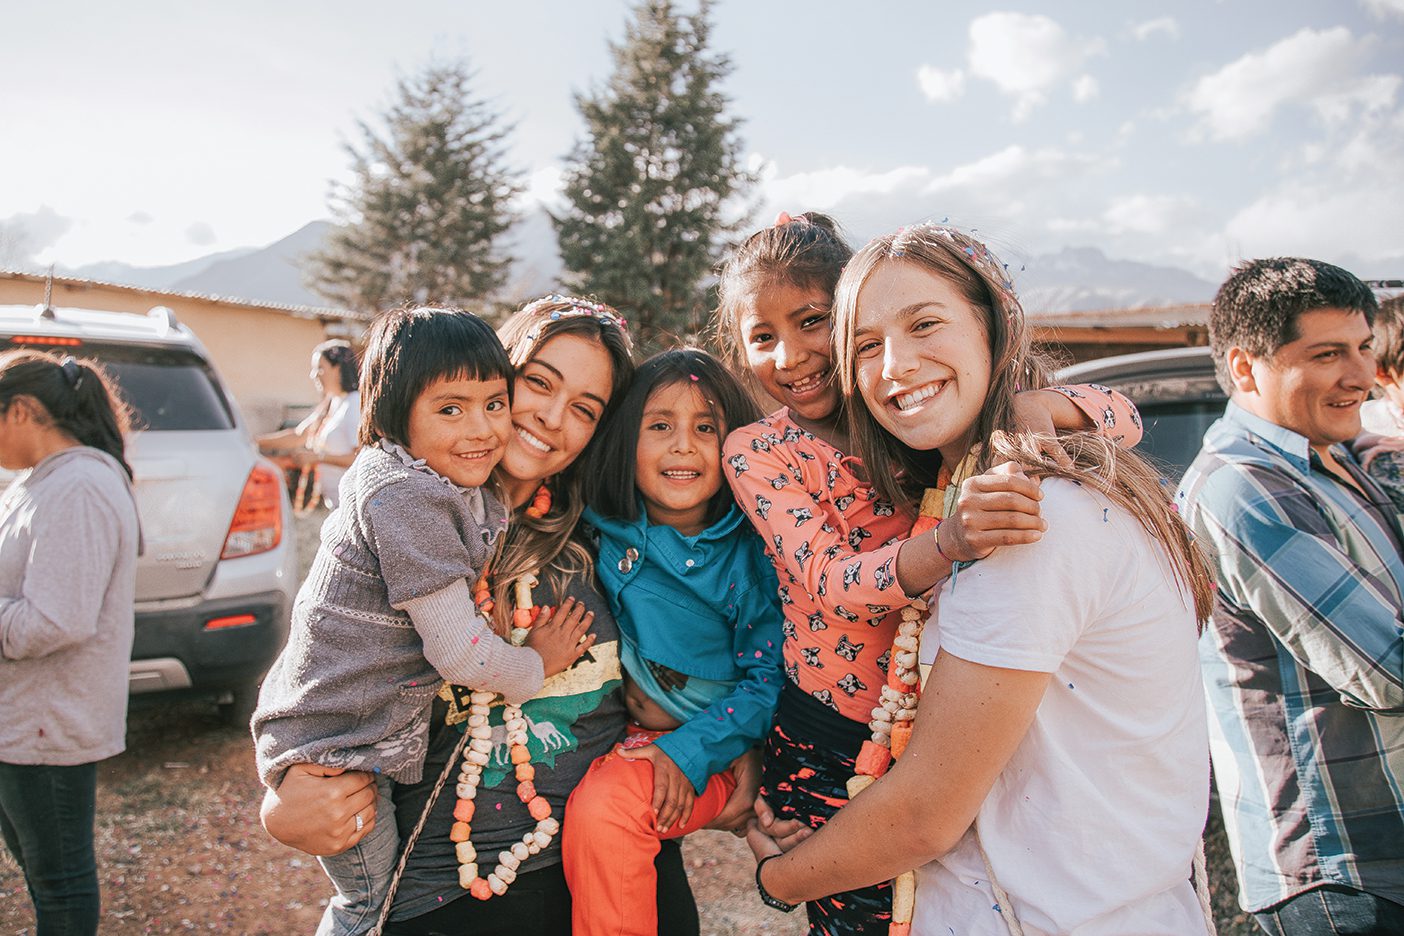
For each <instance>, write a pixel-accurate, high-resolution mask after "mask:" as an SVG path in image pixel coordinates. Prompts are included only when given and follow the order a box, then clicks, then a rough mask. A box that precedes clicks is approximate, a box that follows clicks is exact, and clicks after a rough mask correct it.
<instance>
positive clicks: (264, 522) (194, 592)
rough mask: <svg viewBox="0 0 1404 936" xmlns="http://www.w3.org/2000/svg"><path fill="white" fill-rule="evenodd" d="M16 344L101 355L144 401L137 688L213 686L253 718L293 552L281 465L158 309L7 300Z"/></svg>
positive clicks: (131, 458) (135, 455)
mask: <svg viewBox="0 0 1404 936" xmlns="http://www.w3.org/2000/svg"><path fill="white" fill-rule="evenodd" d="M12 347H32V348H36V349H40V350H44V351H51V352H55V353H59V354H72V355H73V356H74V357H87V358H95V359H96V360H98V361H100V362H102V363H103V364H104V365H105V366H106V368H107V370H108V372H109V373H111V374H112V376H113V377H114V378H115V379H116V381H117V384H118V387H119V388H120V390H121V392H122V395H123V397H124V398H125V399H126V401H127V402H128V403H129V404H131V406H132V408H133V410H135V414H134V416H135V419H134V422H135V428H136V430H137V431H135V432H134V433H133V434H132V437H131V438H130V439H129V440H128V444H127V461H128V462H129V463H130V464H131V466H132V470H133V472H134V474H135V476H136V477H135V481H136V494H137V505H138V509H139V512H140V516H141V531H142V538H143V541H144V545H145V550H144V552H143V554H142V555H141V556H140V557H139V558H138V560H137V582H136V639H135V645H134V646H133V647H132V661H131V675H130V689H131V692H132V694H133V695H137V694H144V693H151V692H165V691H183V692H187V693H199V694H206V695H214V696H216V697H217V700H218V701H219V702H220V704H221V711H222V712H223V714H224V715H225V717H226V718H227V719H229V720H230V721H231V722H233V721H247V719H248V715H249V713H250V712H251V711H252V707H253V704H254V701H255V700H256V698H257V694H258V682H259V680H260V679H262V678H263V674H264V672H265V671H266V670H267V669H268V667H269V666H270V665H271V664H272V662H273V659H274V657H276V656H277V654H278V651H279V650H281V649H282V646H283V642H284V640H285V639H286V638H287V633H288V617H289V614H290V612H291V610H292V602H293V598H294V596H295V593H296V591H297V586H298V582H297V550H296V549H295V546H294V543H293V527H292V511H291V508H290V505H289V501H288V495H287V490H286V488H285V486H284V484H283V475H282V473H281V472H280V471H279V470H278V469H277V468H276V467H275V466H274V465H273V464H271V463H270V462H268V461H267V460H265V459H262V458H260V457H259V456H258V454H257V449H256V447H255V445H254V443H253V439H252V437H251V436H250V435H249V431H248V429H247V428H246V427H245V425H244V421H243V418H242V416H241V415H240V413H239V407H238V405H237V404H236V403H235V402H234V400H233V399H232V398H231V397H230V396H229V394H228V393H227V392H226V391H225V389H224V383H223V381H221V380H220V378H219V375H218V374H217V373H216V372H215V369H214V365H213V364H212V363H211V362H210V358H209V355H208V354H207V353H206V351H205V349H204V347H203V346H202V345H201V344H200V342H199V340H198V339H196V337H195V336H194V335H193V334H192V333H191V332H190V330H189V329H188V328H186V327H185V326H183V325H181V324H180V323H179V322H178V321H176V317H175V315H174V313H172V312H171V310H170V309H166V308H163V307H158V308H155V309H152V310H151V312H150V313H148V314H147V315H131V314H126V313H121V312H100V311H93V310H87V309H67V308H60V309H53V308H47V307H44V306H39V307H33V306H0V350H6V349H9V348H12ZM0 482H5V483H7V482H8V478H0ZM0 486H3V484H0Z"/></svg>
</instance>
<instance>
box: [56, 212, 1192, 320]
mask: <svg viewBox="0 0 1404 936" xmlns="http://www.w3.org/2000/svg"><path fill="white" fill-rule="evenodd" d="M331 226H332V225H331V222H329V221H312V222H310V223H308V224H306V225H304V226H303V227H301V228H299V229H298V230H297V231H294V232H293V233H292V234H289V235H288V236H287V237H284V238H283V239H281V240H279V241H276V242H274V243H272V244H269V245H268V246H266V247H259V248H254V247H246V248H239V249H235V250H227V251H222V252H219V253H213V254H209V255H208V256H205V257H199V258H197V259H194V260H187V261H185V262H184V263H177V264H171V265H169V266H158V267H137V266H132V265H130V264H125V263H121V262H118V261H106V262H102V263H92V264H87V265H85V266H81V267H76V268H70V269H66V270H63V271H61V272H63V273H64V274H66V275H70V276H76V277H80V278H84V279H94V280H103V281H105V282H112V283H122V284H127V285H132V286H146V287H148V288H152V289H161V290H167V291H171V292H190V293H199V294H202V295H215V296H223V297H227V298H237V299H251V300H256V301H261V302H274V303H281V304H286V305H297V306H314V307H320V306H325V305H327V301H326V300H325V299H323V298H321V297H320V296H318V295H317V294H316V293H314V292H313V291H312V290H311V289H309V288H308V287H307V286H306V285H305V284H304V283H303V281H302V274H301V271H300V269H299V262H300V260H301V258H302V257H304V256H305V255H306V254H307V253H308V252H310V251H312V250H314V249H316V248H317V247H318V246H319V245H320V244H321V243H322V241H323V239H324V238H325V237H326V235H327V232H328V231H330V230H331ZM506 247H507V249H508V250H509V252H511V253H512V254H513V255H514V256H515V257H516V258H517V259H516V261H515V263H514V264H513V267H512V272H511V275H510V276H509V278H508V286H507V297H508V298H515V299H526V298H529V297H531V296H535V295H541V294H543V293H547V292H551V291H553V290H556V289H558V288H559V282H558V281H559V277H560V274H561V271H562V267H561V260H560V255H559V254H558V252H557V250H556V238H555V232H554V230H553V229H552V227H551V221H550V218H549V217H548V216H547V214H546V212H545V211H543V210H540V209H538V210H536V211H533V212H531V213H529V214H527V215H526V216H525V217H524V218H523V219H522V220H521V221H520V222H519V223H518V224H517V225H516V227H514V228H513V229H512V232H511V235H510V239H509V242H508V244H507V245H506ZM1023 265H1024V267H1025V269H1024V270H1023V271H1022V272H1021V273H1019V274H1018V276H1017V277H1016V288H1017V289H1018V291H1019V295H1020V297H1021V298H1022V300H1023V303H1024V306H1025V308H1026V309H1028V310H1029V312H1030V313H1031V314H1035V315H1036V314H1037V313H1039V312H1072V311H1084V310H1095V309H1129V308H1142V307H1158V306H1170V305H1182V304H1187V303H1199V302H1208V301H1209V300H1210V299H1212V298H1213V295H1214V290H1215V285H1214V284H1213V283H1211V282H1209V281H1208V280H1205V279H1202V278H1200V277H1198V276H1196V275H1194V274H1193V273H1190V272H1188V271H1186V270H1182V269H1179V268H1178V267H1172V266H1159V265H1154V264H1148V263H1141V262H1138V261H1134V260H1118V259H1113V258H1110V257H1108V256H1106V254H1105V253H1103V252H1102V251H1101V250H1100V249H1098V248H1096V247H1064V248H1063V249H1062V250H1059V251H1057V252H1055V253H1049V254H1040V255H1036V256H1033V257H1030V258H1029V259H1028V260H1027V261H1025V262H1024V264H1023Z"/></svg>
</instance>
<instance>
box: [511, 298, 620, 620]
mask: <svg viewBox="0 0 1404 936" xmlns="http://www.w3.org/2000/svg"><path fill="white" fill-rule="evenodd" d="M562 335H575V336H576V337H578V338H582V339H584V340H586V341H590V342H593V343H594V344H597V345H599V346H600V348H602V349H603V350H604V352H605V354H606V356H607V357H608V358H609V365H610V369H609V374H610V378H609V379H610V384H609V399H608V400H607V402H606V403H605V409H604V412H603V413H602V414H601V420H602V421H603V420H605V419H608V418H609V414H610V413H612V412H614V408H615V407H616V406H618V405H619V400H620V399H621V398H622V397H623V396H624V391H625V389H626V388H627V387H628V386H629V381H630V380H631V379H632V378H633V376H634V358H633V352H632V348H633V343H632V342H631V341H630V339H629V333H628V331H627V330H626V326H625V323H624V319H623V318H621V317H620V315H619V313H618V312H616V311H615V310H614V309H613V308H611V307H610V306H607V305H603V304H601V303H598V302H592V301H591V300H589V299H584V298H581V297H579V296H560V295H550V296H543V297H541V298H540V299H534V300H532V301H531V302H528V303H527V304H526V305H524V306H522V307H521V309H519V310H517V312H516V313H514V314H513V315H512V317H511V318H509V319H507V321H505V322H503V323H502V327H501V328H499V329H498V331H497V337H498V338H501V339H502V344H503V346H504V347H506V348H507V356H508V357H509V358H510V359H511V361H512V366H513V367H515V368H516V369H517V371H519V372H520V371H521V370H522V369H523V368H525V367H526V366H527V364H528V363H530V362H531V360H532V359H533V358H535V357H536V355H537V354H539V353H540V352H541V349H542V348H543V347H544V346H545V345H546V344H547V342H549V341H551V340H552V339H554V338H559V337H561V336H562ZM596 435H598V433H596ZM592 445H594V439H593V438H592V439H591V441H590V442H589V443H588V444H587V445H586V447H585V449H584V451H582V452H581V453H580V454H579V455H578V456H577V457H576V459H575V461H573V462H572V463H571V464H569V465H567V466H566V467H565V469H564V470H562V471H561V472H560V473H559V474H558V475H556V476H555V477H554V478H548V479H547V480H546V484H547V486H548V488H549V490H550V492H551V509H550V510H549V511H547V513H546V514H545V516H541V517H534V516H532V515H531V514H529V513H527V512H526V511H525V510H518V511H517V512H516V513H515V514H514V515H513V517H512V522H511V523H510V524H508V526H507V535H506V536H503V537H501V538H500V539H499V540H498V543H499V544H500V546H499V550H498V555H497V557H496V558H495V559H494V560H493V561H492V571H493V575H492V600H493V603H494V607H493V610H492V622H493V627H494V628H495V629H496V630H497V633H498V634H499V635H501V636H504V637H505V636H507V634H508V633H510V631H511V627H512V607H513V601H512V588H513V584H512V583H513V582H515V581H516V580H517V579H518V578H520V577H521V576H523V575H525V574H527V573H528V572H530V573H533V574H537V575H540V574H542V572H543V571H544V573H545V576H546V580H547V582H548V583H549V584H550V587H551V588H552V589H553V590H554V591H555V592H556V594H559V595H564V594H565V593H566V589H567V588H568V587H569V586H570V584H571V583H572V582H573V581H575V580H576V579H583V580H584V581H585V582H587V583H593V582H594V575H595V563H594V557H593V556H592V555H591V553H590V550H589V549H588V548H587V547H586V545H585V543H584V538H583V537H582V536H580V535H579V533H578V532H577V526H578V523H579V520H580V512H581V511H582V510H583V509H584V498H583V497H582V496H581V494H580V479H581V477H582V475H583V472H582V470H581V468H582V466H583V465H584V464H585V463H586V461H587V460H588V457H589V452H590V451H591V450H592V449H591V446H592Z"/></svg>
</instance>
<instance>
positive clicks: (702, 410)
mask: <svg viewBox="0 0 1404 936" xmlns="http://www.w3.org/2000/svg"><path fill="white" fill-rule="evenodd" d="M756 417H757V410H756V407H755V404H754V402H753V401H752V400H751V399H750V397H749V396H748V395H747V393H746V391H745V389H744V388H742V387H741V385H740V384H739V383H738V382H737V381H736V378H734V377H733V376H732V375H731V374H730V373H729V372H728V371H727V370H726V369H725V368H724V367H722V365H721V364H720V363H719V362H718V361H716V359H714V358H712V357H711V356H710V355H708V354H706V353H705V352H702V351H696V350H692V349H685V350H676V351H666V352H664V353H662V354H659V355H657V356H655V357H653V358H651V359H649V360H648V361H647V362H645V363H644V364H643V366H641V367H640V368H639V370H638V372H637V374H636V375H635V379H634V384H633V386H632V387H631V388H630V390H629V392H628V393H627V394H626V395H625V397H624V399H623V400H622V401H621V403H620V407H619V410H618V411H617V412H616V413H615V415H614V416H613V417H612V419H611V421H610V423H609V424H607V425H606V426H604V427H603V428H602V429H601V430H600V432H599V434H598V435H597V436H596V439H595V445H596V449H595V452H596V455H597V457H596V458H595V459H593V464H592V466H591V470H590V471H588V472H587V476H586V477H587V480H586V501H587V503H589V504H590V505H591V506H590V509H589V510H587V511H586V514H585V519H586V520H587V521H588V522H589V523H590V524H592V525H593V526H594V528H595V529H596V531H597V532H598V533H599V558H598V560H597V563H596V571H597V573H598V576H599V580H600V585H601V589H602V590H603V591H604V593H605V595H606V596H607V597H608V599H609V603H610V609H611V610H612V611H613V612H614V615H615V618H616V619H617V620H618V622H619V629H620V632H621V635H622V637H623V640H622V642H621V643H622V662H623V664H624V670H625V701H626V704H627V705H628V709H629V715H630V718H631V721H632V724H631V725H630V729H629V734H628V737H626V739H625V741H624V742H623V743H622V744H621V745H619V747H618V748H616V750H615V752H614V753H612V754H608V755H606V756H605V757H602V758H600V759H599V760H598V761H596V762H595V763H594V765H592V766H591V768H590V771H589V772H588V773H587V774H586V776H585V779H584V780H583V781H581V783H580V785H579V786H577V787H576V790H575V792H574V793H573V794H572V795H571V798H570V802H569V803H568V804H567V806H566V822H565V833H564V838H563V840H562V856H563V860H564V864H565V874H566V880H567V882H568V883H569V884H570V888H571V893H572V897H573V900H572V908H573V909H572V926H573V932H574V933H576V934H577V936H592V934H596V933H610V934H619V933H630V934H632V933H638V934H640V936H643V934H648V936H653V934H654V933H656V931H657V918H656V909H655V880H654V873H653V858H654V856H655V855H656V854H657V852H658V847H659V846H658V842H659V840H660V839H661V838H673V837H677V836H681V835H685V834H687V833H688V832H690V831H693V830H694V829H698V828H701V827H702V826H705V825H706V824H707V823H708V822H710V821H711V820H712V819H714V818H715V817H716V816H717V815H718V814H719V813H720V812H721V810H722V807H723V806H724V805H725V804H726V802H727V800H728V799H729V798H730V796H731V794H732V793H733V792H734V791H735V789H736V779H735V776H734V775H733V773H732V771H731V770H730V769H729V766H730V764H731V763H732V762H733V761H735V760H736V759H737V758H738V757H740V756H741V755H743V754H745V753H746V752H747V751H748V750H750V749H751V748H752V747H753V746H754V745H756V744H757V743H758V742H759V741H760V740H761V739H762V738H763V737H764V736H765V735H766V733H767V732H768V731H769V729H770V721H771V718H772V716H773V714H774V711H775V705H776V702H777V700H778V698H779V694H780V687H781V684H782V680H783V675H782V672H781V643H782V635H781V630H780V622H781V620H782V614H781V610H780V603H779V598H778V589H777V587H776V581H775V569H774V566H773V565H772V564H771V562H770V560H769V559H768V558H767V557H766V555H765V549H764V544H763V543H762V542H761V540H760V538H759V537H758V536H757V535H756V533H755V531H754V529H753V528H752V527H751V525H750V523H748V522H747V520H746V517H745V515H744V514H743V513H742V512H741V511H740V509H739V508H737V506H736V505H735V503H734V502H733V501H732V499H731V493H730V489H729V487H728V486H727V484H726V483H725V479H724V478H723V476H722V472H723V470H724V466H723V465H722V462H721V442H722V439H724V438H725V437H726V433H727V431H728V430H729V429H731V428H734V427H736V426H741V425H746V424H748V423H749V422H752V421H754V419H755V418H756Z"/></svg>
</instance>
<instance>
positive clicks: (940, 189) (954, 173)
mask: <svg viewBox="0 0 1404 936" xmlns="http://www.w3.org/2000/svg"><path fill="white" fill-rule="evenodd" d="M1115 166H1116V160H1115V159H1113V158H1109V157H1108V156H1106V155H1105V154H1103V153H1100V152H1097V151H1092V150H1089V151H1080V150H1075V149H1071V148H1061V147H1056V146H1047V147H1042V148H1037V149H1029V148H1026V147H1023V146H1017V145H1015V146H1007V147H1005V148H1003V149H1000V150H997V151H995V152H992V153H989V154H987V155H986V156H983V157H981V158H979V159H975V160H972V161H970V162H967V163H962V164H960V165H956V166H947V167H940V166H928V165H907V166H899V167H896V168H891V169H883V170H867V169H859V168H854V167H850V166H838V167H834V168H830V169H825V170H821V171H816V172H803V173H796V174H793V175H785V174H783V173H782V172H780V171H778V169H777V170H775V171H773V172H772V173H770V174H769V175H768V176H767V177H766V178H764V179H763V180H762V183H761V193H762V199H761V201H762V207H761V209H760V210H759V211H758V212H757V213H756V217H757V218H768V217H772V216H773V214H774V212H776V211H778V210H780V209H784V210H786V211H789V212H791V213H795V212H799V211H805V210H809V209H816V210H822V211H826V212H829V213H831V214H833V215H834V216H835V217H837V218H838V219H839V221H840V222H842V223H843V224H844V225H845V227H846V228H847V230H848V232H849V234H850V235H851V240H852V241H853V242H854V243H862V242H863V241H865V240H866V239H867V238H869V237H872V236H874V235H877V234H880V233H883V232H885V231H889V230H893V229H895V228H897V227H899V226H900V225H903V224H911V223H913V222H915V221H920V220H923V219H928V218H934V219H937V220H939V219H941V218H942V217H949V218H950V219H951V221H952V222H954V223H958V224H962V225H965V226H967V227H977V228H979V229H980V231H981V232H984V233H992V232H999V231H1004V232H1009V233H1010V234H1011V235H1012V236H1013V237H1014V238H1015V239H1017V240H1020V241H1024V240H1026V236H1028V235H1034V236H1043V237H1047V232H1046V231H1045V230H1043V229H1042V228H1041V227H1036V226H1035V224H1034V223H1033V221H1032V220H1031V219H1034V218H1044V217H1052V216H1056V215H1058V214H1060V213H1068V212H1069V210H1070V208H1071V207H1072V203H1074V202H1076V201H1078V200H1079V199H1085V198H1086V197H1087V194H1086V193H1087V191H1088V188H1089V185H1090V184H1092V180H1094V179H1095V178H1096V177H1097V176H1098V175H1100V174H1102V173H1104V172H1105V171H1107V170H1109V169H1111V168H1113V167H1115ZM1063 243H1064V241H1062V239H1048V240H1045V241H1044V242H1041V243H1039V244H1029V245H1027V246H1029V247H1031V248H1038V249H1042V248H1050V249H1051V248H1055V247H1058V246H1062V245H1063ZM1006 259H1007V258H1006Z"/></svg>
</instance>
